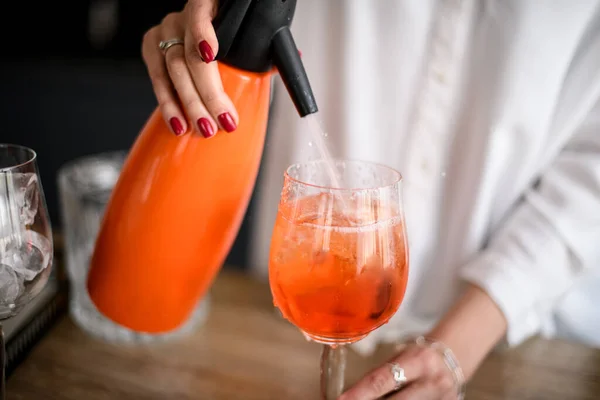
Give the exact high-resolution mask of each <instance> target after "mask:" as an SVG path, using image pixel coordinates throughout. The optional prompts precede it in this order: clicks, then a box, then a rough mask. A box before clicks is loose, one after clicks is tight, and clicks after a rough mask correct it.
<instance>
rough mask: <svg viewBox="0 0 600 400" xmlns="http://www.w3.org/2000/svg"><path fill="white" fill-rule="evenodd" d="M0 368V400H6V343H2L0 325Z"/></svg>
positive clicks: (2, 330) (0, 325) (2, 337)
mask: <svg viewBox="0 0 600 400" xmlns="http://www.w3.org/2000/svg"><path fill="white" fill-rule="evenodd" d="M0 368H2V375H1V376H0V400H4V399H6V396H5V391H6V390H5V387H6V343H5V342H4V329H2V324H0Z"/></svg>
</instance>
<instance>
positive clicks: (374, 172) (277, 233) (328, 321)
mask: <svg viewBox="0 0 600 400" xmlns="http://www.w3.org/2000/svg"><path fill="white" fill-rule="evenodd" d="M333 163H334V165H333V166H332V167H334V168H333V169H334V171H335V170H337V172H339V175H338V179H337V181H338V182H336V183H338V184H339V186H336V187H332V185H331V183H330V182H331V180H330V178H329V177H330V176H331V173H330V171H331V169H332V168H329V165H328V164H327V163H325V162H324V161H312V162H307V163H301V164H295V165H292V166H290V167H289V168H288V169H287V171H286V172H285V176H284V186H283V191H282V193H281V200H280V203H279V209H278V214H277V219H276V222H275V227H274V230H273V237H272V241H271V252H270V257H269V282H270V286H271V292H272V294H273V299H274V303H275V306H276V307H278V308H279V310H280V311H281V313H282V314H283V316H284V317H285V318H286V319H287V320H289V321H290V322H291V323H292V324H294V325H295V326H296V327H298V328H299V329H300V330H301V331H302V332H303V333H304V335H305V336H306V337H307V338H309V339H310V340H312V341H315V342H317V343H321V344H323V351H322V356H321V394H322V398H323V399H327V400H329V399H335V398H337V397H338V396H339V395H340V394H341V393H342V390H343V388H344V369H345V361H346V359H345V345H347V344H350V343H354V342H356V341H358V340H360V339H363V338H365V337H366V336H367V335H368V334H369V332H371V331H373V330H375V329H377V328H378V327H380V326H381V325H383V324H385V323H386V322H387V321H388V320H389V319H390V318H391V317H392V316H393V315H394V314H395V313H396V311H397V310H398V307H399V306H400V303H401V302H402V299H403V297H404V293H405V290H406V283H407V279H408V252H407V239H406V232H405V224H404V213H403V209H402V198H401V182H402V178H401V175H400V173H398V172H397V171H395V170H393V169H391V168H388V167H386V166H383V165H380V164H374V163H369V162H362V161H339V160H338V161H334V162H333ZM328 168H329V169H328Z"/></svg>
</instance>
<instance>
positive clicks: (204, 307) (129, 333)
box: [69, 292, 210, 344]
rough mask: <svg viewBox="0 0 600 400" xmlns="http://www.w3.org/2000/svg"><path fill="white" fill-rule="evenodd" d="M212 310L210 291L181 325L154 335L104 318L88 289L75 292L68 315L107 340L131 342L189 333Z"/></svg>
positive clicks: (151, 340) (85, 329)
mask: <svg viewBox="0 0 600 400" xmlns="http://www.w3.org/2000/svg"><path fill="white" fill-rule="evenodd" d="M209 309H210V295H209V294H207V295H206V296H205V297H204V298H203V299H202V301H200V302H199V303H198V305H197V306H196V309H195V310H194V312H193V313H192V315H191V316H190V318H189V319H188V320H187V321H186V322H185V324H184V325H182V326H181V327H180V328H178V329H176V330H174V331H171V332H167V333H161V334H151V333H141V332H136V331H133V330H131V329H128V328H125V327H123V326H121V325H118V324H116V323H115V322H113V321H111V320H109V319H108V318H106V317H104V316H103V315H102V314H100V313H99V312H98V311H97V309H96V307H95V306H94V305H93V303H92V302H91V300H90V298H89V296H88V295H87V292H85V293H83V294H82V293H81V292H79V293H77V292H76V293H75V295H74V296H73V297H72V298H71V299H70V302H69V314H70V315H71V318H72V319H73V321H74V322H75V324H76V325H77V326H78V327H79V328H81V329H82V330H83V331H84V332H86V333H88V334H89V335H91V336H94V337H97V338H100V339H102V340H105V341H108V342H118V343H128V344H146V343H148V344H149V343H156V342H167V341H171V340H175V339H179V338H181V337H184V336H187V335H189V334H191V333H192V332H194V331H195V330H196V329H198V328H199V327H200V326H201V325H202V324H203V323H204V322H205V321H206V319H207V317H208V313H209Z"/></svg>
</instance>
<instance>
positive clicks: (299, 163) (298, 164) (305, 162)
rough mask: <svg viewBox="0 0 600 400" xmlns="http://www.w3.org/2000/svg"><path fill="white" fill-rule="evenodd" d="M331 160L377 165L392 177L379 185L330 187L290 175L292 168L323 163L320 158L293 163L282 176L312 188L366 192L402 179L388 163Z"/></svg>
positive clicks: (395, 183)
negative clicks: (387, 181)
mask: <svg viewBox="0 0 600 400" xmlns="http://www.w3.org/2000/svg"><path fill="white" fill-rule="evenodd" d="M332 161H333V163H334V164H337V163H339V162H345V163H356V164H364V165H370V166H374V167H378V168H383V169H385V170H387V171H389V172H391V173H392V176H393V177H392V179H390V182H389V183H386V184H384V185H379V186H371V187H357V188H336V187H332V186H325V185H317V184H315V183H309V182H305V181H303V180H302V179H298V178H294V177H293V176H291V175H290V170H291V169H292V168H297V167H302V166H309V165H314V164H320V163H324V162H325V161H324V160H322V159H319V160H313V161H303V162H297V163H293V164H291V165H290V166H288V167H287V168H286V169H285V172H284V174H283V176H284V178H285V179H286V180H289V181H292V182H294V183H296V184H299V185H302V186H306V187H311V188H314V189H324V190H329V191H333V192H366V191H370V190H384V189H388V188H392V187H394V186H397V185H399V184H400V183H402V180H403V177H402V174H401V173H400V172H399V171H398V170H396V169H395V168H392V167H390V166H388V165H385V164H382V163H378V162H373V161H365V160H356V159H351V158H333V159H332Z"/></svg>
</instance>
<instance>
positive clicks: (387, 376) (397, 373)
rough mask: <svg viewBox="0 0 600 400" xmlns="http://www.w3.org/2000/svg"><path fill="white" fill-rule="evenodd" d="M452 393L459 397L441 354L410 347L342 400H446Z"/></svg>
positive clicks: (353, 388) (423, 348) (366, 377)
mask: <svg viewBox="0 0 600 400" xmlns="http://www.w3.org/2000/svg"><path fill="white" fill-rule="evenodd" d="M453 391H454V393H456V389H455V388H454V381H453V379H452V375H451V374H450V372H449V370H448V369H447V368H446V365H445V364H444V361H443V358H442V357H441V356H440V354H439V353H438V352H437V351H436V350H434V349H432V348H427V347H418V346H411V347H408V348H407V349H405V350H404V351H403V352H402V353H400V354H399V355H398V356H397V357H396V358H394V359H392V360H391V361H390V362H388V363H386V364H384V365H382V366H381V367H379V368H377V369H375V370H373V371H372V372H370V373H369V374H367V375H366V376H365V377H363V378H362V379H361V380H360V381H359V382H358V383H356V384H355V385H354V386H353V387H352V388H350V389H349V390H348V391H346V392H345V393H344V394H343V395H342V396H341V397H340V400H359V399H360V400H371V399H379V398H381V397H382V396H387V397H386V398H391V399H402V400H404V399H413V398H418V399H421V398H424V399H428V398H432V399H436V400H445V398H446V396H447V395H448V394H449V393H452V392H453ZM405 393H408V395H406V394H405ZM406 396H408V397H406ZM428 396H429V397H428ZM432 396H433V397H432Z"/></svg>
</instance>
